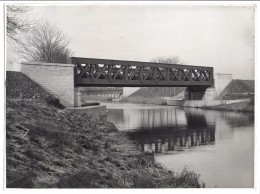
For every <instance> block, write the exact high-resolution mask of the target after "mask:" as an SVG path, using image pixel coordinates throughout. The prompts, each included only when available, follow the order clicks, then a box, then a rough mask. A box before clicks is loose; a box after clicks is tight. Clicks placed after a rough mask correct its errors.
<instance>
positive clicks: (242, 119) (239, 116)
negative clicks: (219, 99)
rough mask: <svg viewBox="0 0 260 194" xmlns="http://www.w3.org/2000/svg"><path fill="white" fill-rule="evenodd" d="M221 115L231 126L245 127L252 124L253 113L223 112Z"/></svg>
mask: <svg viewBox="0 0 260 194" xmlns="http://www.w3.org/2000/svg"><path fill="white" fill-rule="evenodd" d="M222 117H223V118H224V119H225V120H226V122H227V123H228V124H229V125H230V126H231V127H246V126H252V124H254V117H255V116H254V114H253V113H236V112H223V113H222Z"/></svg>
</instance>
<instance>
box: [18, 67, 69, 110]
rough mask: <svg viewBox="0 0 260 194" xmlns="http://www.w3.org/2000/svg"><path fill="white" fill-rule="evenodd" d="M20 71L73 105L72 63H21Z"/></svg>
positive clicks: (61, 100) (64, 104)
mask: <svg viewBox="0 0 260 194" xmlns="http://www.w3.org/2000/svg"><path fill="white" fill-rule="evenodd" d="M21 72H22V73H23V74H25V75H27V76H28V77H29V78H30V79H32V80H33V81H34V82H36V83H37V84H39V85H40V86H41V87H42V88H43V89H45V90H46V91H47V92H49V93H50V94H52V95H53V96H55V97H56V98H58V99H59V100H60V103H61V104H62V105H63V106H65V107H74V65H73V64H58V63H22V64H21Z"/></svg>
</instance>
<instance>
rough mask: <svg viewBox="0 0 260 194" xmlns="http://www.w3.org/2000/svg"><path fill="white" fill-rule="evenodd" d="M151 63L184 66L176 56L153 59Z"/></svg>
mask: <svg viewBox="0 0 260 194" xmlns="http://www.w3.org/2000/svg"><path fill="white" fill-rule="evenodd" d="M151 62H154V63H168V64H179V65H184V64H185V62H183V61H181V60H180V57H178V56H172V57H157V58H154V59H153V60H152V61H151Z"/></svg>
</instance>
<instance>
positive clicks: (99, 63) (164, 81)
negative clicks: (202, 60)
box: [71, 57, 214, 87]
mask: <svg viewBox="0 0 260 194" xmlns="http://www.w3.org/2000/svg"><path fill="white" fill-rule="evenodd" d="M71 60H72V61H71V62H72V63H73V64H75V76H74V79H75V86H76V87H80V86H111V87H158V86H164V87H167V86H169V87H186V86H206V87H207V86H212V85H213V84H214V78H213V67H204V66H191V65H176V64H163V63H150V62H137V61H120V60H107V59H93V58H78V57H72V58H71Z"/></svg>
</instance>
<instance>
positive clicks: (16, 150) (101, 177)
mask: <svg viewBox="0 0 260 194" xmlns="http://www.w3.org/2000/svg"><path fill="white" fill-rule="evenodd" d="M6 91H7V94H6V96H7V100H6V183H7V188H171V187H173V188H178V187H181V188H191V187H193V188H194V187H195V188H196V187H202V186H203V184H202V183H201V181H200V180H199V176H198V175H197V174H195V173H194V172H190V171H188V170H186V169H184V170H183V172H182V173H179V174H177V173H174V172H172V171H169V170H167V169H166V168H164V167H162V166H161V165H160V164H159V163H157V162H155V160H154V156H153V154H149V153H142V152H140V151H139V149H138V147H137V145H135V144H134V142H133V141H132V140H130V139H129V137H128V136H126V134H124V133H122V132H119V131H118V130H117V129H116V128H115V126H114V125H113V124H112V123H110V122H106V121H101V120H100V121H97V122H92V121H91V119H90V118H89V116H88V115H86V114H83V115H82V114H81V115H78V114H74V113H72V112H70V111H69V110H66V109H64V108H63V107H62V106H61V105H60V104H59V103H58V100H57V99H55V98H54V97H53V96H51V95H50V94H48V93H46V92H45V91H44V90H43V89H42V88H41V87H39V86H38V85H37V84H35V83H34V82H32V81H31V80H30V79H28V78H27V77H26V76H24V75H23V74H21V73H17V72H7V90H6Z"/></svg>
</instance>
